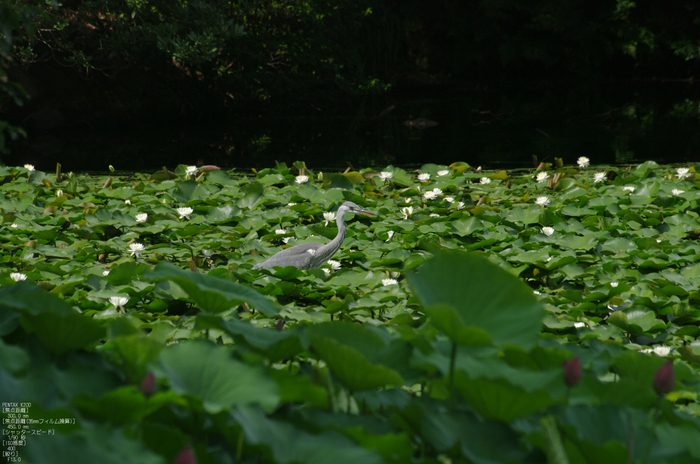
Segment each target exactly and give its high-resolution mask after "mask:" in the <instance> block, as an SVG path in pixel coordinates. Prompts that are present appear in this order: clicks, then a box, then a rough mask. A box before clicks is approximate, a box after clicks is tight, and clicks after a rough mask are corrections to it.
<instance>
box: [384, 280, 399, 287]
mask: <svg viewBox="0 0 700 464" xmlns="http://www.w3.org/2000/svg"><path fill="white" fill-rule="evenodd" d="M398 284H399V281H398V280H396V279H382V285H384V286H385V287H386V286H388V285H398Z"/></svg>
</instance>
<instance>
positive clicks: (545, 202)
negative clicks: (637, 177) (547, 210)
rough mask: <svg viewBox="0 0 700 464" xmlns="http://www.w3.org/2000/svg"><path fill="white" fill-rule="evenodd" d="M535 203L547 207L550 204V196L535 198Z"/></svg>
mask: <svg viewBox="0 0 700 464" xmlns="http://www.w3.org/2000/svg"><path fill="white" fill-rule="evenodd" d="M535 203H537V204H538V205H540V206H547V205H548V204H549V197H548V196H541V197H537V198H535Z"/></svg>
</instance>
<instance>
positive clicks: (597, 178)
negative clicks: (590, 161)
mask: <svg viewBox="0 0 700 464" xmlns="http://www.w3.org/2000/svg"><path fill="white" fill-rule="evenodd" d="M604 181H605V173H604V172H596V173H595V174H593V182H595V183H598V182H604Z"/></svg>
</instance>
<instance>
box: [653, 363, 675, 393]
mask: <svg viewBox="0 0 700 464" xmlns="http://www.w3.org/2000/svg"><path fill="white" fill-rule="evenodd" d="M675 385H676V374H675V373H674V372H673V361H668V362H667V363H666V364H664V365H663V366H661V367H660V368H659V370H658V371H656V375H655V376H654V390H656V393H658V394H659V395H665V394H666V393H668V392H671V391H673V387H675Z"/></svg>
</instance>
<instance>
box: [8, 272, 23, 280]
mask: <svg viewBox="0 0 700 464" xmlns="http://www.w3.org/2000/svg"><path fill="white" fill-rule="evenodd" d="M10 279H12V280H14V281H15V282H21V281H23V280H27V274H22V273H21V272H13V273H12V274H10Z"/></svg>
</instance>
